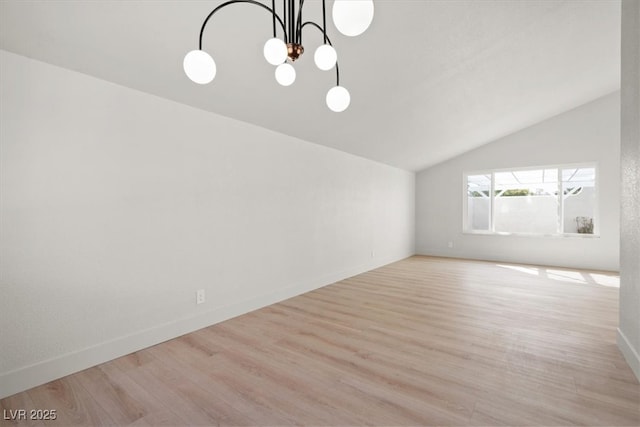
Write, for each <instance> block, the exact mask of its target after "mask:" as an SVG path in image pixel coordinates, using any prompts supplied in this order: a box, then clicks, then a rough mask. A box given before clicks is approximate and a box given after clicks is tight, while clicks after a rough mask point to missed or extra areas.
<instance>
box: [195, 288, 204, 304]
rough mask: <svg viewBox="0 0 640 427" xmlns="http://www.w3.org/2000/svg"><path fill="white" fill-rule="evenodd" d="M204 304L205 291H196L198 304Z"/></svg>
mask: <svg viewBox="0 0 640 427" xmlns="http://www.w3.org/2000/svg"><path fill="white" fill-rule="evenodd" d="M202 303H204V289H198V290H197V291H196V304H202Z"/></svg>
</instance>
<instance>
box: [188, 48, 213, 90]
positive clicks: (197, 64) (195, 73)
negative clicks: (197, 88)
mask: <svg viewBox="0 0 640 427" xmlns="http://www.w3.org/2000/svg"><path fill="white" fill-rule="evenodd" d="M182 66H183V68H184V72H185V73H186V74H187V77H189V78H190V79H191V80H192V81H193V82H195V83H198V84H201V85H206V84H207V83H211V81H212V80H213V79H214V78H215V76H216V62H215V61H214V60H213V58H212V57H211V55H209V54H208V53H207V52H205V51H204V50H192V51H191V52H189V53H187V54H186V55H185V57H184V61H183V62H182Z"/></svg>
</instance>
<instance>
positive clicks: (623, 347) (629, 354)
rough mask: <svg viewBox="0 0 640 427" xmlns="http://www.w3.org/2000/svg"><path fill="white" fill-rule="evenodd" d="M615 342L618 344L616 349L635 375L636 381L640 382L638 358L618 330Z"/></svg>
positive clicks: (639, 359)
mask: <svg viewBox="0 0 640 427" xmlns="http://www.w3.org/2000/svg"><path fill="white" fill-rule="evenodd" d="M616 341H617V342H618V348H619V349H620V351H621V352H622V355H623V356H624V358H625V360H626V361H627V363H628V364H629V366H630V367H631V370H632V371H633V373H634V374H635V375H636V378H638V381H640V356H639V355H638V352H637V351H636V349H635V348H633V346H632V345H631V343H630V342H629V340H628V339H627V337H626V336H625V334H624V333H623V332H622V331H621V330H620V328H618V334H617V339H616Z"/></svg>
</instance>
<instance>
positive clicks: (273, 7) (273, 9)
mask: <svg viewBox="0 0 640 427" xmlns="http://www.w3.org/2000/svg"><path fill="white" fill-rule="evenodd" d="M271 19H272V21H273V37H274V38H275V37H276V0H271Z"/></svg>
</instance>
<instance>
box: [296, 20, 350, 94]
mask: <svg viewBox="0 0 640 427" xmlns="http://www.w3.org/2000/svg"><path fill="white" fill-rule="evenodd" d="M307 25H311V26H313V27H315V28H317V29H318V30H319V31H320V32H321V33H322V34H324V37H325V39H326V43H327V44H329V46H331V47H333V44H332V43H331V40H330V39H329V36H327V35H326V33H325V32H324V31H323V30H322V27H321V26H320V25H318V24H316V23H315V22H312V21H307V22H305V23H304V24H302V25H301V26H300V31H301V32H302V29H303V28H304V27H306V26H307ZM336 86H340V68H339V67H338V60H336Z"/></svg>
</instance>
